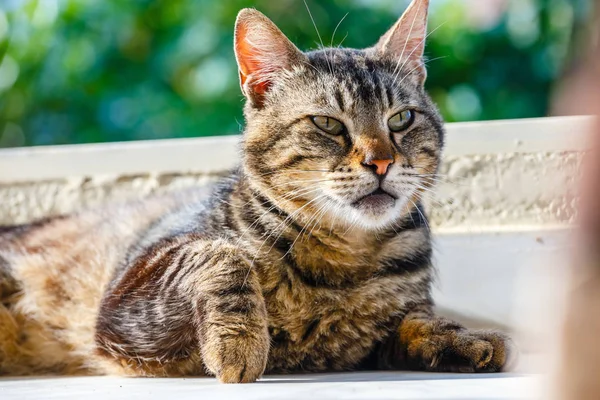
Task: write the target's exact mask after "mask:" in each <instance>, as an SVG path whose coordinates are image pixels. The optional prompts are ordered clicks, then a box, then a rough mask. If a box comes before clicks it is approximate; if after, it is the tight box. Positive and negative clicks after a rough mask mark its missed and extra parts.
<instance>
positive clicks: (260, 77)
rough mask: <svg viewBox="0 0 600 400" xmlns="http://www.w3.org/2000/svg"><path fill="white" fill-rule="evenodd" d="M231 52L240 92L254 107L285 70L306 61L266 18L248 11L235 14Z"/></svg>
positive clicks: (255, 12) (258, 13)
mask: <svg viewBox="0 0 600 400" xmlns="http://www.w3.org/2000/svg"><path fill="white" fill-rule="evenodd" d="M234 49H235V56H236V59H237V62H238V67H239V72H240V84H241V86H242V92H243V93H244V95H245V96H246V97H247V98H248V100H250V101H252V102H253V103H254V104H256V105H260V104H261V102H262V99H263V97H264V95H265V94H266V93H267V92H268V91H269V89H270V88H271V86H272V84H273V83H274V82H275V81H276V80H277V79H278V78H279V77H280V76H281V74H282V72H283V71H284V70H289V69H291V68H293V66H294V65H300V64H302V63H304V62H306V61H307V60H306V56H305V55H304V53H302V52H301V51H300V50H298V48H297V47H296V46H294V44H293V43H292V42H290V40H289V39H288V38H287V37H286V36H285V35H284V34H283V33H282V32H281V31H280V30H279V28H277V26H276V25H275V24H274V23H273V22H271V20H270V19H269V18H267V17H266V16H264V15H263V14H262V13H260V12H259V11H257V10H254V9H251V8H246V9H243V10H241V11H240V13H239V14H238V17H237V20H236V22H235V38H234Z"/></svg>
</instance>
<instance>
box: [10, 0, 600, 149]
mask: <svg viewBox="0 0 600 400" xmlns="http://www.w3.org/2000/svg"><path fill="white" fill-rule="evenodd" d="M407 4H408V1H399V0H371V1H369V0H331V1H316V0H308V5H309V6H310V9H311V11H312V13H313V15H314V18H315V20H316V23H317V26H318V28H319V31H320V33H321V36H322V37H323V41H324V43H325V45H329V44H330V43H333V44H334V45H338V44H340V42H342V40H343V43H342V45H343V46H346V47H358V48H361V47H367V46H370V45H372V44H373V43H375V42H376V41H377V39H378V38H379V36H380V35H381V34H383V33H384V32H385V31H386V30H387V28H388V27H389V26H391V24H392V23H393V22H394V21H395V20H396V19H397V18H398V17H399V16H400V15H401V13H402V11H403V10H404V8H405V7H406V5H407ZM243 7H255V8H257V9H259V10H261V11H262V12H264V13H265V14H266V15H267V16H269V17H270V18H271V19H272V20H273V21H275V23H276V24H277V25H278V26H279V27H280V28H281V29H282V30H283V32H284V33H285V34H286V35H288V37H289V38H290V39H291V40H292V41H293V42H295V43H296V44H297V45H298V46H299V47H300V48H301V49H305V50H307V49H314V48H317V47H318V45H319V41H318V37H317V34H316V32H315V29H314V27H313V25H312V22H311V20H310V17H309V15H308V13H307V11H306V8H305V6H304V3H303V2H302V0H282V1H275V0H268V1H267V0H256V1H245V0H231V1H208V0H164V1H151V0H35V1H34V0H0V10H2V11H0V147H11V146H30V145H47V144H66V143H89V142H107V141H122V140H137V139H158V138H172V137H197V136H212V135H226V134H235V133H238V132H239V131H240V129H241V126H242V124H243V118H242V113H241V109H242V103H243V98H242V96H241V93H240V91H239V86H238V78H237V68H236V65H235V59H234V56H233V50H232V40H233V24H234V21H235V17H236V14H237V12H238V11H239V9H241V8H243ZM589 7H590V6H589V1H587V0H432V6H431V19H430V30H433V29H436V30H435V32H434V33H433V34H432V35H431V37H430V39H429V43H428V46H427V50H426V53H427V56H428V58H429V59H430V60H431V62H430V64H429V79H428V82H427V87H428V89H429V91H430V93H431V94H432V96H433V98H434V100H435V101H436V102H437V103H438V105H439V107H440V108H441V110H442V113H443V114H444V117H445V118H446V120H447V121H468V120H489V119H509V118H525V117H540V116H544V115H546V114H547V113H548V107H549V104H548V103H549V97H550V94H551V90H552V87H553V83H554V82H555V81H556V79H557V78H558V77H560V76H561V74H562V73H563V71H564V68H565V65H566V64H567V60H568V59H569V56H570V54H571V53H572V49H571V46H570V44H571V43H572V41H573V32H574V30H575V29H576V28H577V27H578V26H580V25H582V24H583V23H584V22H585V20H586V16H587V15H589V14H590V10H589ZM346 13H348V15H347V16H346V18H345V19H344V20H343V21H342V22H341V24H340V25H339V27H338V29H337V32H336V36H335V38H332V35H333V31H334V30H335V28H336V26H337V25H338V23H339V22H340V20H341V19H342V17H344V15H346Z"/></svg>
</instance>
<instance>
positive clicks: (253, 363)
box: [203, 332, 269, 383]
mask: <svg viewBox="0 0 600 400" xmlns="http://www.w3.org/2000/svg"><path fill="white" fill-rule="evenodd" d="M264 333H265V335H262V334H260V335H256V334H255V333H254V334H253V333H249V332H231V333H230V334H227V335H221V336H220V337H219V338H218V339H217V340H213V341H211V342H210V343H206V344H205V346H204V351H203V358H204V362H205V364H206V366H207V368H208V369H209V370H210V371H211V372H212V373H213V374H215V375H216V376H217V378H218V379H219V380H220V381H221V382H223V383H250V382H254V381H256V380H257V379H258V378H260V377H261V376H262V374H263V372H264V370H265V367H266V364H267V358H268V355H269V339H268V334H266V332H264Z"/></svg>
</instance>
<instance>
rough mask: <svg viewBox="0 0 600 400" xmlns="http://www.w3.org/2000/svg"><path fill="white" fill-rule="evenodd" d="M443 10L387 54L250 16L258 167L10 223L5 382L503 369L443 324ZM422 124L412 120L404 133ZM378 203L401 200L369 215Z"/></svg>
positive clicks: (249, 159) (3, 326) (500, 352)
mask: <svg viewBox="0 0 600 400" xmlns="http://www.w3.org/2000/svg"><path fill="white" fill-rule="evenodd" d="M426 9H427V1H424V0H415V1H414V2H413V4H412V5H411V7H410V8H409V10H408V11H407V13H406V14H405V15H404V17H403V18H402V19H401V20H400V22H399V23H398V24H396V25H395V26H394V27H393V28H392V29H391V30H390V32H388V33H387V34H386V35H384V37H383V38H382V41H381V42H380V43H379V44H378V45H377V46H375V47H373V48H370V49H366V50H352V49H322V50H318V51H313V52H310V53H301V52H300V51H299V50H297V49H295V47H292V46H293V45H292V44H291V43H290V42H289V41H287V39H285V37H284V36H283V35H282V34H281V32H280V31H279V30H278V29H277V28H276V27H275V26H274V25H273V24H272V23H271V22H270V21H269V20H268V19H266V17H264V16H263V15H262V14H260V13H258V12H257V11H254V10H243V11H242V12H241V13H240V17H239V18H238V25H237V28H236V51H237V56H238V62H239V63H240V71H241V83H242V88H243V90H244V93H245V95H246V96H247V97H248V102H247V104H246V108H245V115H246V120H247V127H246V131H245V133H244V136H243V143H242V155H243V158H242V162H241V165H240V168H239V169H238V170H236V171H234V172H232V173H231V176H230V177H228V178H227V179H225V180H223V181H222V182H221V183H219V184H218V185H216V186H215V187H214V188H212V189H211V192H210V195H208V196H207V195H206V193H205V192H203V191H201V190H198V191H196V190H192V191H187V192H182V193H176V194H173V195H169V196H166V197H161V198H153V199H148V200H146V201H143V202H139V203H132V204H127V205H121V206H114V207H109V208H106V209H104V210H99V211H87V212H81V213H78V214H74V215H70V216H64V217H59V218H53V219H48V220H44V221H40V222H38V223H35V224H32V225H29V226H21V227H13V228H1V229H0V300H1V305H0V374H39V373H63V374H122V375H134V376H139V375H141V376H181V375H202V374H211V375H216V376H217V377H218V378H219V379H220V380H221V381H223V382H252V381H254V380H256V379H257V378H259V377H260V376H261V375H262V374H263V373H264V372H265V371H266V372H270V373H280V372H294V371H345V370H355V369H361V368H384V369H392V368H411V369H425V370H434V371H498V370H500V369H501V368H502V367H503V366H504V365H505V364H506V362H507V358H508V355H509V353H508V347H507V344H508V339H507V338H506V337H505V336H503V335H502V334H500V333H495V332H473V331H468V330H466V329H465V328H463V327H461V326H459V325H457V324H455V323H453V322H451V321H447V320H444V319H441V318H438V317H436V316H435V315H434V314H433V313H432V306H433V304H432V299H431V293H430V287H431V282H432V277H433V267H432V264H431V239H430V235H429V231H428V226H427V220H426V215H425V210H424V209H423V208H422V206H421V198H422V196H423V194H424V193H425V192H427V191H429V190H431V187H432V186H433V183H435V174H436V172H437V169H438V165H439V161H440V155H441V150H442V147H443V136H444V132H443V127H442V121H441V119H440V116H439V113H438V112H437V110H436V108H435V106H434V105H433V104H432V102H431V100H430V99H429V97H428V96H427V94H426V93H425V91H424V89H423V86H422V84H423V81H424V76H425V72H424V68H423V64H422V58H421V57H422V46H423V42H424V31H425V29H424V25H425V19H426ZM407 21H412V22H413V23H412V24H411V30H410V31H407V29H406V22H407ZM412 28H415V30H413V29H412ZM256 32H258V33H259V34H256ZM419 32H421V33H422V34H421V35H420V36H419V35H416V33H419ZM244 35H246V36H247V35H254V36H251V39H252V41H250V40H249V39H248V38H247V37H246V36H244ZM398 35H400V37H399V38H398V37H396V36H398ZM247 39H248V40H247ZM244 40H247V41H246V42H244ZM398 40H402V41H403V43H404V42H405V43H406V44H407V45H405V46H404V49H403V50H402V53H404V52H405V51H406V55H403V54H398V52H399V50H398V49H400V48H402V45H399V44H398V43H395V42H396V41H398ZM257 51H260V52H263V53H264V52H269V51H271V52H274V53H273V54H271V55H272V56H273V55H277V56H278V57H279V58H277V57H275V58H274V57H266V56H265V54H262V53H261V54H258V55H256V54H247V53H248V52H250V53H252V52H257ZM413 55H415V56H413ZM253 56H256V58H252V57H253ZM247 57H251V58H249V59H247ZM261 57H262V58H261ZM269 60H276V61H277V62H276V63H274V64H273V63H272V64H269V62H270V61H269ZM404 109H411V110H413V111H414V112H415V113H416V118H415V120H414V123H413V124H412V126H411V127H410V128H408V129H407V130H406V131H404V132H402V133H400V134H395V133H391V132H390V131H389V130H388V128H387V125H386V124H387V120H388V119H389V118H390V117H392V116H393V115H394V114H395V113H397V112H399V111H402V110H404ZM312 115H326V116H329V117H332V118H335V119H337V120H339V121H341V122H343V123H344V124H345V126H346V131H345V133H344V134H343V135H339V136H331V135H329V134H326V133H324V132H322V131H320V130H319V128H317V127H316V126H315V125H314V124H313V123H312V121H311V119H310V116H312ZM383 156H389V157H391V158H390V160H393V163H392V164H391V165H390V166H389V168H388V170H387V173H386V174H385V175H381V176H379V175H377V174H376V173H375V170H374V169H373V168H371V166H370V165H368V163H367V162H366V161H365V160H367V159H369V157H370V158H371V159H377V157H379V158H381V157H383ZM376 190H381V191H383V192H385V193H387V195H386V196H387V197H385V196H384V197H385V199H386V200H385V201H372V202H369V200H368V199H370V197H369V196H370V193H372V192H375V191H376ZM365 199H366V200H365Z"/></svg>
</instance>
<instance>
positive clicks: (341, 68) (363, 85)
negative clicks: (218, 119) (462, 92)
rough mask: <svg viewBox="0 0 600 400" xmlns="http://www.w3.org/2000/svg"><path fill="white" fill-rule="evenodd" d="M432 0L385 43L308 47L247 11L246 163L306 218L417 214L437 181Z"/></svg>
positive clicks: (242, 63) (266, 188)
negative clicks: (426, 57) (429, 86)
mask: <svg viewBox="0 0 600 400" xmlns="http://www.w3.org/2000/svg"><path fill="white" fill-rule="evenodd" d="M428 3H429V1H428V0H414V1H413V2H412V3H411V5H410V6H409V8H408V10H407V11H406V12H405V14H404V15H403V16H402V17H401V18H400V19H399V20H398V22H397V23H396V24H395V25H394V26H393V27H392V28H391V29H390V30H389V31H388V32H387V33H385V34H384V35H383V36H382V37H381V39H380V40H379V42H378V43H377V44H375V45H374V46H373V47H371V48H368V49H364V50H355V49H346V48H328V49H321V50H317V51H311V52H308V53H303V52H301V51H300V50H298V49H297V48H296V47H295V46H294V45H293V44H292V43H291V42H290V41H289V40H288V39H287V38H286V37H285V35H284V34H283V33H282V32H281V31H280V30H279V29H278V28H277V27H276V26H275V25H274V24H273V23H272V22H271V21H270V20H269V19H268V18H267V17H265V16H264V15H263V14H261V13H260V12H258V11H256V10H253V9H245V10H242V11H241V12H240V14H239V16H238V19H237V22H236V28H235V52H236V57H237V61H238V65H239V71H240V81H241V86H242V91H243V93H244V95H245V96H246V98H247V102H246V108H245V116H246V122H247V127H246V130H245V133H244V145H243V156H244V161H243V168H244V170H245V173H246V174H247V175H248V176H250V181H251V183H252V184H253V185H255V187H256V188H257V189H258V190H260V191H262V192H263V194H266V195H267V196H269V197H270V198H271V199H272V200H274V201H276V202H277V204H278V205H279V206H280V207H282V208H284V209H285V210H286V211H288V212H290V213H294V216H295V217H297V218H301V219H302V218H303V219H305V221H306V220H308V219H309V218H313V217H314V218H318V219H319V220H320V221H330V222H331V223H338V224H346V225H348V224H355V225H357V226H360V227H362V228H363V229H368V230H378V229H382V228H385V227H388V226H390V225H391V224H393V223H394V222H396V221H398V220H399V219H400V218H401V217H402V216H404V215H406V214H407V213H408V212H409V211H410V210H411V209H412V208H413V207H414V204H415V203H417V202H418V201H419V199H420V198H421V196H422V195H423V193H424V192H426V191H428V190H429V188H430V187H431V186H432V183H433V182H434V174H435V173H436V172H437V169H438V164H439V162H440V155H441V150H442V146H443V136H444V132H443V126H442V120H441V117H440V115H439V112H438V111H437V109H436V107H435V106H434V105H433V103H432V101H431V100H430V98H429V97H428V95H427V94H426V93H425V90H424V88H423V84H424V82H425V78H426V70H425V64H424V61H423V51H424V47H425V39H426V32H427V10H428Z"/></svg>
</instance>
